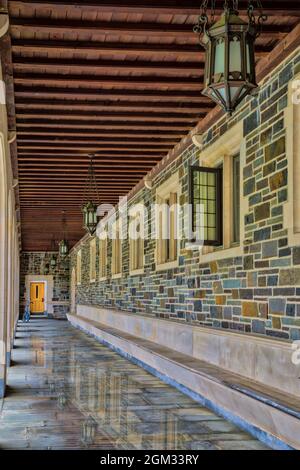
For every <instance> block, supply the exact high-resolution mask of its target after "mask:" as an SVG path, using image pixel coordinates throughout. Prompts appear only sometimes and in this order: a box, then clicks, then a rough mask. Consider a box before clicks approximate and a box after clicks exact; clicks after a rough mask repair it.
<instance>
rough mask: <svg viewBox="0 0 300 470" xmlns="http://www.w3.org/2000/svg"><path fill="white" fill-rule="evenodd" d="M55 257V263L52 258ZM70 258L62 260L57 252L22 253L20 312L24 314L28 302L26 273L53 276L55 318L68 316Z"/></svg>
mask: <svg viewBox="0 0 300 470" xmlns="http://www.w3.org/2000/svg"><path fill="white" fill-rule="evenodd" d="M52 258H54V259H55V265H54V266H53V265H52V264H51V259H52ZM69 267H70V263H69V260H68V259H67V260H63V261H62V260H60V259H59V257H58V254H57V253H55V254H54V253H37V252H36V253H34V252H32V253H27V252H24V253H22V255H21V267H20V286H21V288H20V305H21V308H20V310H21V311H20V314H21V315H23V312H24V307H25V303H26V286H25V276H26V275H38V276H42V275H45V276H53V298H52V302H53V313H51V314H49V312H47V313H48V315H49V316H52V317H54V318H66V313H67V312H68V311H69V299H70V296H69Z"/></svg>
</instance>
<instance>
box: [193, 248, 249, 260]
mask: <svg viewBox="0 0 300 470" xmlns="http://www.w3.org/2000/svg"><path fill="white" fill-rule="evenodd" d="M242 254H243V248H242V245H235V246H232V247H230V248H220V249H218V250H217V251H213V252H212V253H206V254H204V255H203V254H201V252H200V257H199V262H200V263H207V262H209V261H217V260H220V259H225V258H235V257H236V256H241V255H242Z"/></svg>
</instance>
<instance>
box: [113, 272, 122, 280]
mask: <svg viewBox="0 0 300 470" xmlns="http://www.w3.org/2000/svg"><path fill="white" fill-rule="evenodd" d="M121 277H122V273H117V274H112V275H111V278H112V279H121Z"/></svg>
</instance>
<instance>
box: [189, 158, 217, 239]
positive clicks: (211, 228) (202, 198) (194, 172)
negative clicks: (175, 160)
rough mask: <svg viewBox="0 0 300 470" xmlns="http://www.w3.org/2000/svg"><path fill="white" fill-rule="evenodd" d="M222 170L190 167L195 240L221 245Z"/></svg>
mask: <svg viewBox="0 0 300 470" xmlns="http://www.w3.org/2000/svg"><path fill="white" fill-rule="evenodd" d="M222 175H223V170H222V168H206V167H198V166H192V167H190V203H191V205H192V231H193V233H194V239H193V241H195V240H201V241H203V243H204V245H213V246H219V245H222V225H223V224H222V219H223V215H222V214H223V209H222Z"/></svg>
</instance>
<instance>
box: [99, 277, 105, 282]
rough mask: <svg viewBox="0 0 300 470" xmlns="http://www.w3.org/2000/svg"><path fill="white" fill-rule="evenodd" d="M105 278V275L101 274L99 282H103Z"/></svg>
mask: <svg viewBox="0 0 300 470" xmlns="http://www.w3.org/2000/svg"><path fill="white" fill-rule="evenodd" d="M106 280H107V276H103V277H100V278H99V282H104V281H106Z"/></svg>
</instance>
